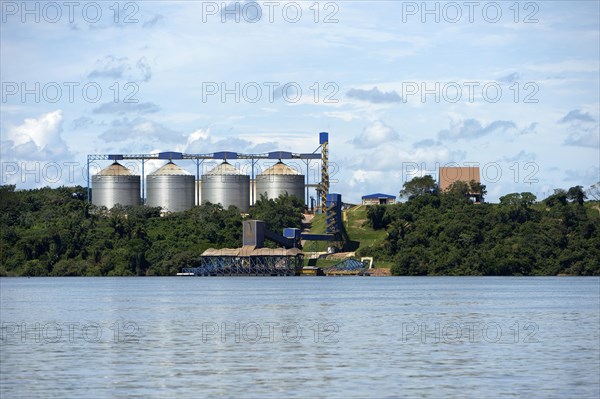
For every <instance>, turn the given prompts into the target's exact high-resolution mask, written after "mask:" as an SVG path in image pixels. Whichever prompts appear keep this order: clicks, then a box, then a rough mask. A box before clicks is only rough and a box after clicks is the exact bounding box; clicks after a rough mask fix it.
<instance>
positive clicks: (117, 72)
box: [88, 55, 152, 82]
mask: <svg viewBox="0 0 600 399" xmlns="http://www.w3.org/2000/svg"><path fill="white" fill-rule="evenodd" d="M88 78H89V79H113V80H119V79H127V80H130V81H142V82H148V81H149V80H150V79H151V78H152V69H151V67H150V65H149V64H148V61H147V60H146V57H142V58H140V59H139V60H137V61H136V63H135V67H134V66H133V65H132V64H131V62H130V61H129V59H128V58H127V57H115V56H113V55H107V56H106V57H104V58H103V59H99V60H96V64H95V65H94V69H92V71H91V72H90V73H89V74H88Z"/></svg>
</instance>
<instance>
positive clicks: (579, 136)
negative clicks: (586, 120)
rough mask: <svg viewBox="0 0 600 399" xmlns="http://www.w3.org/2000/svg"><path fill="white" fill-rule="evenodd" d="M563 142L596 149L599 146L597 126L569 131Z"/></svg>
mask: <svg viewBox="0 0 600 399" xmlns="http://www.w3.org/2000/svg"><path fill="white" fill-rule="evenodd" d="M564 143H565V144H566V145H572V146H576V147H590V148H596V149H597V148H599V147H600V138H599V137H598V128H591V129H582V130H579V131H575V132H571V133H569V136H568V137H567V138H566V140H565V142H564Z"/></svg>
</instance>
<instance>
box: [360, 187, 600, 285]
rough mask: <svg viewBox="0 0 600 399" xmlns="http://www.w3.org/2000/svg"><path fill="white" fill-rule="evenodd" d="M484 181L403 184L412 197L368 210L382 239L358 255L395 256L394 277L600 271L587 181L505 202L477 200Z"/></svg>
mask: <svg viewBox="0 0 600 399" xmlns="http://www.w3.org/2000/svg"><path fill="white" fill-rule="evenodd" d="M473 192H480V193H482V194H485V186H484V185H481V184H479V183H475V182H471V184H467V183H464V182H457V183H455V184H454V185H453V186H451V188H450V189H449V190H448V191H447V192H443V193H440V192H438V191H437V189H436V184H435V181H434V180H433V178H432V177H431V176H424V177H417V178H415V179H413V180H412V181H410V182H407V183H405V184H404V188H403V190H402V192H401V195H402V196H404V197H406V198H407V201H406V202H403V203H399V204H396V205H392V206H373V207H370V208H369V209H368V211H367V217H368V221H367V223H369V224H370V226H371V227H373V228H374V229H385V230H386V231H387V238H386V240H385V241H384V243H383V244H381V245H378V246H375V247H369V248H362V249H360V250H359V254H361V255H363V256H368V255H372V256H377V257H379V258H380V259H384V260H388V261H392V262H393V265H394V266H393V267H392V270H391V271H392V274H394V275H558V274H569V275H600V203H599V202H598V201H594V202H585V199H586V194H585V192H584V191H583V189H582V187H581V186H576V187H571V188H570V189H569V190H562V189H557V190H555V191H554V194H552V195H550V196H549V197H548V198H546V199H544V200H543V201H539V202H538V201H537V198H536V197H535V195H533V194H532V193H529V192H524V193H512V194H507V195H505V196H503V197H501V198H500V203H499V204H488V203H481V204H476V203H473V202H472V201H471V200H469V198H468V197H469V193H473Z"/></svg>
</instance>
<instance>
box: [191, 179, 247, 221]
mask: <svg viewBox="0 0 600 399" xmlns="http://www.w3.org/2000/svg"><path fill="white" fill-rule="evenodd" d="M201 193H202V202H203V203H204V202H211V203H213V204H221V205H223V207H224V208H228V207H229V206H230V205H235V206H237V207H238V208H240V210H241V211H243V212H246V211H248V208H249V206H250V176H247V175H210V174H207V175H202V185H201Z"/></svg>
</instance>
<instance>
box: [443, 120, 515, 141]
mask: <svg viewBox="0 0 600 399" xmlns="http://www.w3.org/2000/svg"><path fill="white" fill-rule="evenodd" d="M516 128H517V125H516V124H515V123H514V122H512V121H494V122H492V123H490V124H488V125H486V126H484V125H482V124H481V122H479V121H478V120H476V119H466V120H464V121H460V122H458V123H455V124H453V125H452V126H451V127H450V129H445V130H442V131H440V132H439V133H438V138H439V139H440V140H442V141H445V140H460V139H465V140H467V139H477V138H480V137H483V136H487V135H489V134H504V133H506V132H507V131H509V130H512V129H516Z"/></svg>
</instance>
